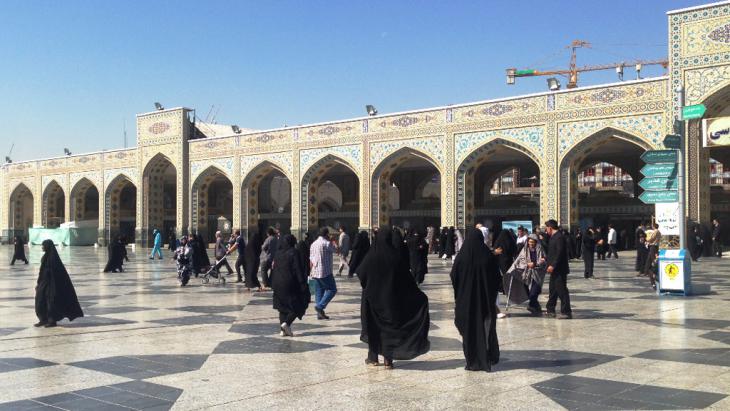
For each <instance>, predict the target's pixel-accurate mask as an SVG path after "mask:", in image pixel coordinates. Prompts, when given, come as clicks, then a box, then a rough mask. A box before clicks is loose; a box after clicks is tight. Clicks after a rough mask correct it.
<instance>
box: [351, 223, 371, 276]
mask: <svg viewBox="0 0 730 411" xmlns="http://www.w3.org/2000/svg"><path fill="white" fill-rule="evenodd" d="M369 250H370V238H369V236H368V233H367V231H360V232H359V233H358V234H357V237H355V241H353V242H352V255H351V256H350V264H349V267H350V271H349V273H348V276H349V277H352V276H353V275H354V274H355V273H356V272H357V267H358V266H359V265H360V263H362V260H363V259H364V258H365V255H366V254H367V253H368V251H369Z"/></svg>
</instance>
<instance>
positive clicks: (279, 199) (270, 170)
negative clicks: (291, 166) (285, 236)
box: [241, 161, 292, 233]
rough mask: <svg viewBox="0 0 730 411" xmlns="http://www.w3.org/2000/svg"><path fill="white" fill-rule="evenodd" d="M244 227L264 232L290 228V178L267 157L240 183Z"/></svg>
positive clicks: (283, 230) (288, 230) (283, 231)
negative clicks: (268, 228) (272, 228)
mask: <svg viewBox="0 0 730 411" xmlns="http://www.w3.org/2000/svg"><path fill="white" fill-rule="evenodd" d="M241 219H242V220H243V224H241V228H242V229H244V230H246V231H251V230H255V231H258V232H260V233H263V232H264V231H265V230H266V228H267V227H275V228H277V229H279V230H280V231H281V232H282V233H288V232H290V230H291V225H292V224H291V223H292V221H291V181H290V180H289V178H288V177H287V176H286V174H285V173H284V171H283V170H282V169H281V168H280V167H279V166H277V165H275V164H274V163H271V162H269V161H264V162H262V163H260V164H259V165H257V166H256V167H254V169H253V170H251V171H250V172H249V173H248V174H247V175H246V177H245V178H244V179H243V183H242V187H241Z"/></svg>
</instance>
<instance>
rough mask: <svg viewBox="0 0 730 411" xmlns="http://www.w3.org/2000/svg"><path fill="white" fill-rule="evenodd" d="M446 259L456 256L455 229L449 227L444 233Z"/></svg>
mask: <svg viewBox="0 0 730 411" xmlns="http://www.w3.org/2000/svg"><path fill="white" fill-rule="evenodd" d="M445 253H446V258H451V256H453V255H456V229H455V228H454V227H449V230H448V231H447V233H446V252H445Z"/></svg>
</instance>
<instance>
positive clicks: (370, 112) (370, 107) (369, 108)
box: [365, 104, 378, 117]
mask: <svg viewBox="0 0 730 411" xmlns="http://www.w3.org/2000/svg"><path fill="white" fill-rule="evenodd" d="M365 110H366V111H367V112H368V115H369V116H370V117H372V116H374V115H377V114H378V110H377V109H376V108H375V106H373V105H372V104H368V105H366V106H365Z"/></svg>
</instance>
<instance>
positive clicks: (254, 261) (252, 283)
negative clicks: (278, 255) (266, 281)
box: [243, 232, 261, 289]
mask: <svg viewBox="0 0 730 411" xmlns="http://www.w3.org/2000/svg"><path fill="white" fill-rule="evenodd" d="M259 255H261V235H260V234H259V233H257V232H254V233H251V235H250V236H249V237H248V243H246V248H244V249H243V259H244V263H245V266H244V272H245V273H246V288H259V289H260V288H261V283H260V282H259V277H258V272H259V264H260V259H259V258H260V257H259Z"/></svg>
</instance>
